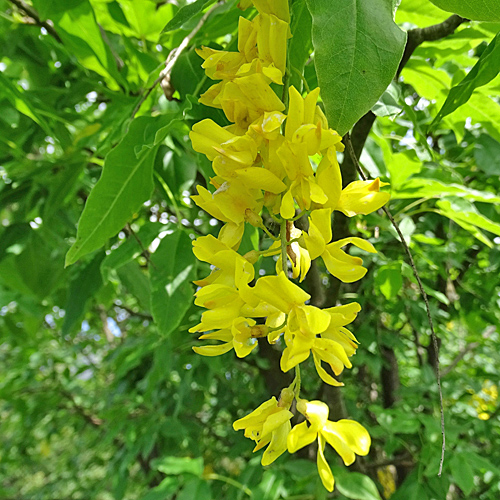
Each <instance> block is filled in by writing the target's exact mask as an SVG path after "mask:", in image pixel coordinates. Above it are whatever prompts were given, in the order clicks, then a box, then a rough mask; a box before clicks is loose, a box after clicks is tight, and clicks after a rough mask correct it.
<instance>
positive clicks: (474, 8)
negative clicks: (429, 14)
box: [431, 0, 500, 22]
mask: <svg viewBox="0 0 500 500" xmlns="http://www.w3.org/2000/svg"><path fill="white" fill-rule="evenodd" d="M431 2H432V3H433V4H434V5H437V6H438V7H439V8H440V9H443V10H445V11H447V12H454V13H455V14H458V15H459V16H462V17H465V18H467V19H471V20H473V21H490V22H496V21H500V3H499V2H498V0H468V1H465V0H431Z"/></svg>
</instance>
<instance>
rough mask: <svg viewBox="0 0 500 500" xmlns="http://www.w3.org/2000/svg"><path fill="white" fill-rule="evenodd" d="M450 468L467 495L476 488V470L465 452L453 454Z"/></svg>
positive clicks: (456, 481)
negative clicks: (473, 469)
mask: <svg viewBox="0 0 500 500" xmlns="http://www.w3.org/2000/svg"><path fill="white" fill-rule="evenodd" d="M450 469H451V473H452V475H453V479H454V481H455V483H456V484H457V485H458V487H459V488H460V489H461V490H462V491H463V493H464V494H465V495H467V496H468V495H470V493H471V491H472V490H473V489H474V472H473V471H472V468H471V466H470V464H469V462H468V460H467V456H466V455H465V454H464V453H459V454H453V456H452V457H451V459H450Z"/></svg>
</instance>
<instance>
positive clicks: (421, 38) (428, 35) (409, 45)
mask: <svg viewBox="0 0 500 500" xmlns="http://www.w3.org/2000/svg"><path fill="white" fill-rule="evenodd" d="M467 21H468V19H465V18H463V17H460V16H457V15H456V14H453V15H452V16H450V17H449V18H448V19H445V20H444V21H443V22H442V23H439V24H434V25H432V26H428V27H427V28H415V29H412V30H409V31H408V40H407V42H406V47H405V50H404V53H403V58H402V59H401V62H400V63H399V68H398V71H397V73H396V78H398V77H399V75H400V74H401V71H402V70H403V68H404V67H405V65H406V63H407V62H408V61H409V59H410V57H411V56H412V54H413V52H415V49H416V48H417V47H418V46H419V45H421V44H422V43H424V42H435V41H437V40H441V39H442V38H445V37H447V36H448V35H451V34H452V33H454V32H455V30H456V29H457V28H458V27H459V26H460V25H461V24H462V23H464V22H467Z"/></svg>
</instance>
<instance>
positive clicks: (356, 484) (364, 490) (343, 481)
mask: <svg viewBox="0 0 500 500" xmlns="http://www.w3.org/2000/svg"><path fill="white" fill-rule="evenodd" d="M332 472H333V476H334V477H335V487H336V488H337V490H338V491H339V492H340V493H342V495H344V496H345V497H347V498H352V499H353V500H382V498H381V497H380V493H379V492H378V490H377V487H376V486H375V483H374V482H373V481H372V480H371V479H370V478H369V477H368V476H365V475H364V474H361V473H359V472H347V471H346V470H345V469H342V468H340V467H332Z"/></svg>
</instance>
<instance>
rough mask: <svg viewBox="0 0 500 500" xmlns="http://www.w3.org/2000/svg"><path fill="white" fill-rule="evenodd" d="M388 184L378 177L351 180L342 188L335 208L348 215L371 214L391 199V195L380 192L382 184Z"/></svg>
mask: <svg viewBox="0 0 500 500" xmlns="http://www.w3.org/2000/svg"><path fill="white" fill-rule="evenodd" d="M388 185H389V184H388V183H387V182H381V181H380V179H378V178H377V179H375V180H373V181H354V182H351V183H350V184H349V185H348V186H346V187H345V188H344V189H343V190H342V193H341V195H340V199H339V201H338V204H337V206H336V207H335V209H336V210H339V211H340V212H342V213H343V214H344V215H347V217H354V216H355V215H359V214H363V215H367V214H371V213H372V212H374V211H375V210H378V209H379V208H380V207H382V206H384V205H385V204H386V203H387V202H388V201H389V198H390V197H391V195H390V194H389V193H383V192H380V188H381V187H382V186H388Z"/></svg>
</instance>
